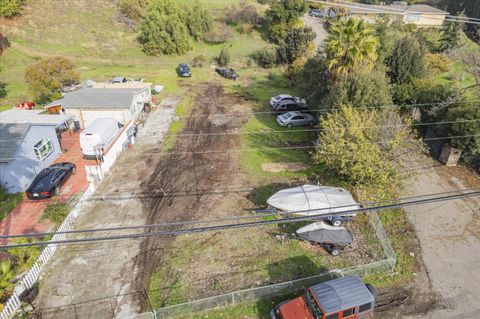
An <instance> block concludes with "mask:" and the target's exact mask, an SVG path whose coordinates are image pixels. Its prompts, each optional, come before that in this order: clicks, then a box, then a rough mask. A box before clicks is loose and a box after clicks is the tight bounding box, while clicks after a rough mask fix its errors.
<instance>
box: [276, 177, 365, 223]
mask: <svg viewBox="0 0 480 319" xmlns="http://www.w3.org/2000/svg"><path fill="white" fill-rule="evenodd" d="M267 204H268V205H269V206H270V207H269V210H268V211H270V212H272V211H276V210H279V211H282V212H286V213H292V214H294V215H300V216H315V217H316V218H315V219H323V220H326V221H329V222H330V223H331V224H332V225H333V226H337V227H338V226H340V225H341V224H342V223H344V222H347V221H352V220H353V218H354V217H355V215H356V213H354V212H352V211H354V210H357V209H359V208H360V205H358V203H357V202H356V201H355V200H354V199H353V197H352V194H350V192H348V191H347V190H345V189H343V188H339V187H332V186H318V185H303V186H298V187H293V188H287V189H282V190H281V191H278V192H277V193H275V194H273V195H272V196H271V197H270V198H269V199H267ZM342 212H345V214H341V213H342ZM322 215H323V216H324V218H319V216H320V217H321V216H322Z"/></svg>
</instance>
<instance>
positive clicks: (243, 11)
mask: <svg viewBox="0 0 480 319" xmlns="http://www.w3.org/2000/svg"><path fill="white" fill-rule="evenodd" d="M259 18H260V16H259V14H258V12H257V8H255V6H253V5H251V4H248V3H247V2H246V1H242V2H240V5H239V6H238V7H237V6H236V5H234V4H232V5H230V6H229V7H228V8H227V14H226V21H227V23H231V24H240V23H248V24H251V25H252V26H253V25H255V24H257V23H258V20H259Z"/></svg>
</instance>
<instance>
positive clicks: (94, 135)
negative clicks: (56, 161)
mask: <svg viewBox="0 0 480 319" xmlns="http://www.w3.org/2000/svg"><path fill="white" fill-rule="evenodd" d="M120 128H121V124H120V123H119V122H118V121H117V120H114V119H111V118H99V119H96V120H95V121H93V123H92V124H90V126H89V127H87V128H86V129H85V130H84V131H83V132H82V133H80V147H81V149H82V154H83V158H84V159H102V158H103V154H104V153H105V152H106V151H107V150H108V148H109V147H110V145H111V144H112V143H113V141H115V138H116V137H117V136H118V134H119V133H120Z"/></svg>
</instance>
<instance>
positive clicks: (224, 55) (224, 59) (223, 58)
mask: <svg viewBox="0 0 480 319" xmlns="http://www.w3.org/2000/svg"><path fill="white" fill-rule="evenodd" d="M216 60H217V63H218V65H220V66H226V65H227V64H229V63H230V50H229V49H228V48H227V47H225V46H224V47H222V49H221V50H220V54H219V55H218V56H217V58H216Z"/></svg>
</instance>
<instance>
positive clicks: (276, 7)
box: [265, 0, 308, 43]
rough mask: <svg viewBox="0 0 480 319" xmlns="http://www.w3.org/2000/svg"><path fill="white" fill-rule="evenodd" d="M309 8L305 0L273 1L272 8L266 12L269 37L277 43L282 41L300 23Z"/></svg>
mask: <svg viewBox="0 0 480 319" xmlns="http://www.w3.org/2000/svg"><path fill="white" fill-rule="evenodd" d="M307 9H308V7H307V4H306V1H304V0H280V1H275V2H273V3H272V5H271V6H270V9H269V10H267V12H266V13H265V16H266V21H267V32H268V35H269V37H270V38H271V39H272V40H273V41H275V42H277V43H278V42H280V41H282V40H283V39H284V38H285V36H286V35H287V33H288V31H289V30H290V29H291V28H293V27H295V26H296V25H297V24H298V22H299V20H300V17H301V16H302V15H303V14H304V13H305V12H306V11H307Z"/></svg>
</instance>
